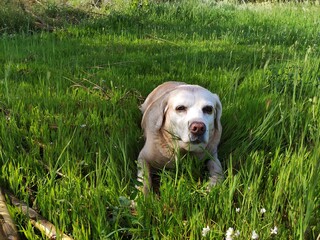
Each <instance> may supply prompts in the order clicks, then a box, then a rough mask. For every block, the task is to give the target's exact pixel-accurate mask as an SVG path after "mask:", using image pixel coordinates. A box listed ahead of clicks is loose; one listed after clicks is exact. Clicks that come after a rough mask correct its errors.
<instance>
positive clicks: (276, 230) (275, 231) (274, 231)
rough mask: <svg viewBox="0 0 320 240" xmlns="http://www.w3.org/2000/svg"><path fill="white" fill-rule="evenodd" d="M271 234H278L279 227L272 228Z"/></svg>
mask: <svg viewBox="0 0 320 240" xmlns="http://www.w3.org/2000/svg"><path fill="white" fill-rule="evenodd" d="M271 234H278V228H277V226H274V228H271Z"/></svg>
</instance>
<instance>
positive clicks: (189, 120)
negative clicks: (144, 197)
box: [138, 82, 223, 193]
mask: <svg viewBox="0 0 320 240" xmlns="http://www.w3.org/2000/svg"><path fill="white" fill-rule="evenodd" d="M140 110H141V111H142V113H143V117H142V121H141V126H142V129H143V130H144V137H145V140H146V141H145V145H144V147H143V148H142V150H141V152H140V154H139V157H138V180H139V181H141V182H143V192H144V193H148V192H149V190H150V189H151V188H152V175H153V173H154V172H155V171H157V170H159V169H163V168H174V167H175V157H176V156H177V152H178V151H179V154H184V153H186V152H191V153H192V154H193V155H195V156H196V157H197V158H199V159H203V160H206V159H209V160H208V161H207V167H208V170H209V174H210V183H209V185H210V186H213V185H215V184H216V183H217V182H218V181H220V180H222V179H223V171H222V167H221V164H220V161H219V159H218V153H217V148H218V144H219V141H220V137H221V132H222V127H221V123H220V118H221V113H222V106H221V103H220V100H219V97H218V96H217V95H216V94H213V93H211V92H210V91H208V90H207V89H205V88H203V87H200V86H198V85H189V84H186V83H182V82H166V83H163V84H162V85H160V86H158V87H157V88H155V89H154V90H153V91H152V92H151V93H150V94H149V96H148V97H147V99H146V100H145V102H144V103H143V104H142V105H141V107H140Z"/></svg>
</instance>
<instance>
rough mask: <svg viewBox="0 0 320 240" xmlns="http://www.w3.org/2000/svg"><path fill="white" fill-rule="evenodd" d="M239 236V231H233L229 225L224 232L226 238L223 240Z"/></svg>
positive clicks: (230, 239)
mask: <svg viewBox="0 0 320 240" xmlns="http://www.w3.org/2000/svg"><path fill="white" fill-rule="evenodd" d="M239 236H240V231H239V230H237V231H234V229H233V228H232V227H229V228H228V230H227V232H226V239H225V240H232V239H233V237H239Z"/></svg>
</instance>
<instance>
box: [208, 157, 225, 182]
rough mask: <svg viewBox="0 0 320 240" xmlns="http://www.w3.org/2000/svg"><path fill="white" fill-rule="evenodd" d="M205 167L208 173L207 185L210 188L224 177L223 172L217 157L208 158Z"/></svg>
mask: <svg viewBox="0 0 320 240" xmlns="http://www.w3.org/2000/svg"><path fill="white" fill-rule="evenodd" d="M207 168H208V170H209V174H210V182H209V187H210V188H211V187H213V186H215V185H216V184H217V183H219V182H221V181H222V180H223V179H224V174H223V170H222V166H221V163H220V161H219V159H218V158H214V159H210V160H209V161H208V162H207Z"/></svg>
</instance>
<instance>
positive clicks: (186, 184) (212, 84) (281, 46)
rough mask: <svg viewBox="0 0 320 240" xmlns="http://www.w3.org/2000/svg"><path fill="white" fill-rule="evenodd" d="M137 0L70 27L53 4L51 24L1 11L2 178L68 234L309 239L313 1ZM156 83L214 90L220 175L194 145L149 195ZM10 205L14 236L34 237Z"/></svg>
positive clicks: (314, 140) (314, 129) (315, 119)
mask: <svg viewBox="0 0 320 240" xmlns="http://www.w3.org/2000/svg"><path fill="white" fill-rule="evenodd" d="M118 2H119V1H118ZM135 2H136V3H138V1H132V2H131V4H128V2H127V5H125V7H123V8H121V7H119V4H116V3H115V5H114V6H109V7H106V6H105V9H106V10H104V11H102V12H99V13H91V14H88V15H87V14H86V13H84V12H82V11H80V10H79V11H78V12H77V13H76V14H74V15H72V19H73V23H74V24H72V25H66V24H64V23H63V21H62V20H61V18H60V17H61V16H67V17H66V19H67V18H68V16H70V15H71V14H72V13H74V12H72V11H69V12H68V11H66V10H65V9H63V10H61V9H60V8H59V6H58V5H57V6H55V5H50V6H47V7H46V12H45V11H44V14H46V15H42V19H43V16H47V17H48V18H47V19H51V20H50V28H48V29H44V28H41V27H40V28H37V25H36V24H34V22H32V21H31V20H32V18H28V17H26V18H25V17H22V16H25V15H21V14H20V13H18V12H11V13H10V12H9V13H10V14H11V15H10V14H9V15H7V19H6V15H5V14H2V18H1V17H0V18H1V19H0V20H1V21H0V23H1V24H2V25H1V27H0V34H1V36H0V38H1V41H0V167H1V170H0V171H1V174H0V184H1V186H2V187H5V188H7V189H9V190H10V191H11V192H12V193H14V194H15V195H16V196H17V197H19V199H21V200H23V201H24V202H26V203H27V204H28V205H29V206H30V207H32V208H34V209H36V210H37V212H38V213H40V214H41V215H42V216H44V217H45V218H46V219H48V220H49V221H51V222H52V223H53V224H54V225H56V226H57V227H58V228H59V229H61V230H62V231H63V232H64V233H66V234H68V235H70V236H72V237H73V238H74V239H79V240H80V239H201V238H203V239H230V238H228V236H229V235H228V234H227V231H228V229H229V228H231V227H232V228H233V229H234V233H233V235H232V237H233V239H251V238H252V237H253V238H254V237H255V236H253V235H254V234H253V233H254V232H255V233H256V234H257V235H258V236H259V239H317V238H318V239H319V234H320V185H319V181H320V175H319V171H320V166H319V164H320V146H319V140H320V130H319V128H320V47H319V42H320V16H319V11H320V7H319V6H316V5H311V4H300V5H298V4H296V5H294V4H256V5H253V4H242V5H238V4H228V3H210V1H192V0H190V1H181V2H180V1H172V2H161V1H158V2H154V3H153V2H152V1H143V4H142V5H139V4H134V3H135ZM3 9H5V8H3ZM49 10H50V11H49ZM60 10H61V11H60ZM69 10H70V9H69ZM2 11H5V10H2ZM15 14H16V15H15ZM19 14H20V15H19ZM59 14H60V15H59ZM63 14H65V15H63ZM10 16H17V18H16V20H14V19H12V18H10ZM49 17H50V18H49ZM8 19H11V20H10V21H8ZM55 19H59V20H61V22H62V23H61V22H58V21H55ZM19 21H20V22H19ZM17 22H19V24H18V23H17ZM57 22H58V23H57ZM55 23H57V25H54V24H55ZM17 26H18V27H17ZM168 80H176V81H185V82H187V83H192V84H200V85H202V86H204V87H206V88H208V89H210V90H211V91H212V92H215V93H217V94H218V95H219V96H220V98H221V102H222V105H223V116H222V125H223V134H222V140H221V144H220V148H219V158H220V160H221V162H222V163H223V166H224V170H225V173H226V177H227V178H226V180H225V181H224V182H223V183H222V184H221V185H219V186H217V187H215V188H214V189H212V191H210V192H208V191H206V184H205V183H206V178H207V175H206V176H205V177H204V179H201V176H202V175H203V173H202V172H201V169H202V166H201V165H200V164H199V163H197V162H196V161H195V160H194V159H192V158H191V157H190V156H185V157H183V158H182V159H181V161H180V162H179V163H178V168H177V169H176V170H175V171H172V172H168V171H166V172H163V173H161V188H160V195H159V196H157V195H155V194H150V195H149V196H147V197H144V196H143V194H142V193H140V192H138V191H137V190H136V188H135V184H136V163H135V161H136V158H137V156H138V153H139V151H140V149H141V147H142V145H143V138H142V131H141V129H140V120H141V114H140V112H139V110H138V106H139V104H141V103H142V101H143V99H144V98H145V97H146V96H147V94H148V93H149V92H150V91H151V90H152V89H153V88H154V87H156V86H157V85H158V84H160V83H162V82H164V81H168ZM200 179H201V180H200ZM131 200H135V201H136V203H137V205H136V206H135V207H134V208H133V207H132V206H131ZM8 207H9V210H10V214H11V215H12V216H13V218H14V220H15V222H16V224H17V228H18V230H19V234H20V237H21V239H43V238H44V236H42V235H41V234H40V233H39V232H38V231H37V230H35V229H34V228H33V226H32V225H31V224H30V223H29V221H28V219H26V217H25V216H24V215H22V214H21V213H20V211H19V209H17V208H15V207H13V206H11V205H10V204H8ZM207 227H208V230H209V229H210V230H209V231H208V232H207V234H206V236H202V232H203V228H207ZM275 227H276V228H277V231H275V230H276V229H275ZM271 230H273V231H271ZM237 231H239V233H237ZM229 232H230V229H229V231H228V233H229ZM238 234H239V236H236V235H238ZM227 235H228V236H227Z"/></svg>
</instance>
